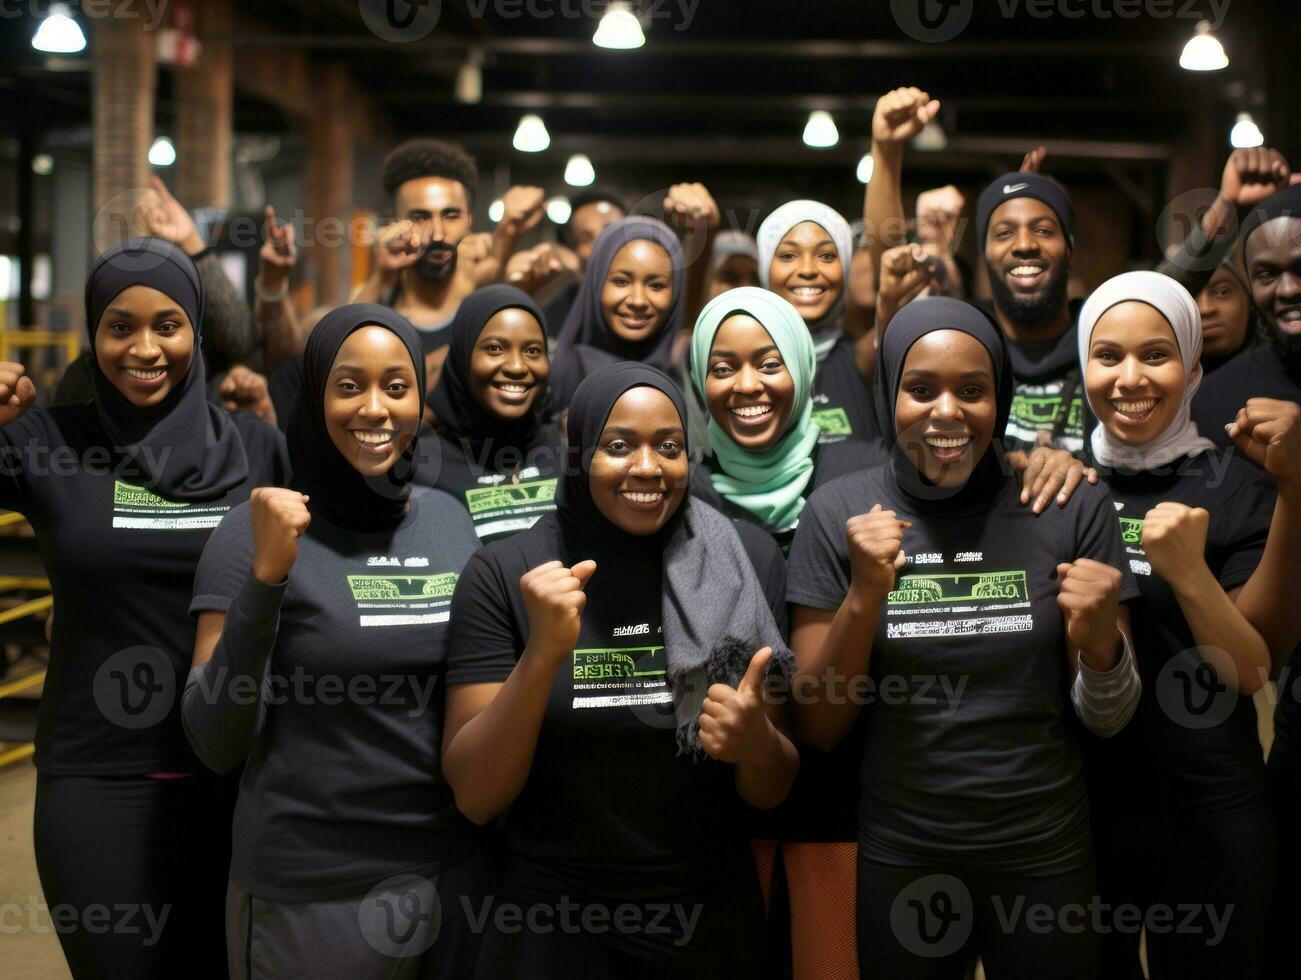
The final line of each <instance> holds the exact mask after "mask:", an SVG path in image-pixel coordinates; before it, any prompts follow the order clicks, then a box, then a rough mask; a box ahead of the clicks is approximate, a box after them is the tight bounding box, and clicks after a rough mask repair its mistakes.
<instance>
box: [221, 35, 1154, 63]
mask: <svg viewBox="0 0 1301 980" xmlns="http://www.w3.org/2000/svg"><path fill="white" fill-rule="evenodd" d="M199 40H200V41H202V42H203V43H204V44H240V45H249V46H253V45H256V46H260V47H279V48H315V49H320V50H332V51H360V50H386V51H390V52H398V53H400V52H410V53H412V54H447V55H457V56H459V55H462V54H464V52H465V51H466V50H468V49H470V48H479V49H481V50H483V51H485V52H487V53H491V54H502V55H533V56H539V57H592V56H603V57H611V58H624V59H631V58H640V57H657V58H662V57H684V58H761V59H765V60H771V59H773V58H799V59H819V60H828V59H837V58H839V59H845V58H850V59H867V58H874V59H881V58H892V59H901V60H918V59H943V60H949V61H952V60H960V59H975V58H993V57H998V58H1004V59H1010V58H1020V59H1024V58H1053V59H1056V58H1069V59H1071V60H1079V59H1081V58H1108V59H1110V58H1116V57H1122V56H1131V57H1138V58H1147V57H1158V58H1164V57H1167V56H1170V50H1171V49H1170V45H1169V44H1168V43H1164V42H1159V41H1119V42H1117V41H1082V40H1075V41H1034V40H1017V41H1015V42H1012V41H975V40H972V41H950V42H948V43H947V44H920V43H914V42H911V41H849V40H842V41H837V40H807V41H801V40H794V39H785V38H783V39H781V40H779V41H778V40H767V41H751V40H714V41H703V40H701V41H664V42H656V43H651V44H648V45H647V46H646V47H644V48H638V49H637V50H635V51H611V50H609V49H607V48H599V47H597V46H596V45H594V44H592V42H591V41H584V40H581V39H578V38H551V37H495V38H484V37H435V36H430V37H426V38H422V39H421V40H418V41H411V42H409V43H406V44H396V43H394V42H392V41H388V40H385V39H384V38H381V37H378V36H376V35H373V34H370V33H362V32H360V31H359V32H358V33H350V34H246V33H224V34H204V35H202V36H201V37H200V38H199Z"/></svg>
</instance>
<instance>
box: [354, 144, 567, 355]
mask: <svg viewBox="0 0 1301 980" xmlns="http://www.w3.org/2000/svg"><path fill="white" fill-rule="evenodd" d="M383 181H384V191H385V193H387V194H388V195H389V196H390V197H391V198H392V200H393V211H394V214H396V215H397V216H398V219H397V220H396V221H394V222H393V223H392V224H389V225H385V226H384V227H383V228H381V229H380V230H379V233H378V234H377V236H376V247H375V266H374V269H373V270H372V271H371V274H370V277H369V278H368V279H367V281H366V282H365V284H364V285H363V286H362V287H361V289H359V290H358V291H357V293H356V294H355V295H354V296H353V297H352V301H353V302H355V303H383V304H385V305H386V306H391V307H393V309H395V310H397V312H399V313H401V314H402V315H403V316H405V317H406V318H407V319H408V320H410V321H411V322H412V323H413V324H414V325H415V327H416V329H417V330H419V331H420V342H421V345H422V347H423V348H424V351H425V355H426V356H427V357H428V356H429V355H431V354H434V353H435V352H438V351H441V350H442V349H443V348H445V347H446V346H447V341H448V339H449V337H448V329H449V328H450V326H451V323H452V317H454V316H455V315H456V310H457V307H459V306H460V305H461V300H462V299H464V298H465V297H466V296H468V295H469V294H470V293H471V292H473V291H474V290H475V289H477V288H478V287H479V286H482V285H486V284H487V283H489V282H492V281H495V280H496V279H497V278H498V275H499V274H500V271H501V269H502V267H503V266H504V264H505V261H506V259H507V257H508V256H509V255H510V253H511V252H512V251H514V248H515V244H516V242H517V241H518V240H519V238H520V236H521V235H523V234H524V233H525V232H526V231H528V230H529V229H530V228H532V227H533V226H534V225H536V224H537V223H538V221H539V220H541V218H542V206H543V192H542V189H541V188H540V187H512V188H511V189H510V191H508V192H507V194H506V195H505V197H503V199H502V200H503V203H504V204H505V205H506V214H505V216H504V217H503V219H502V220H501V221H500V222H499V223H498V225H497V229H496V231H495V232H494V233H493V234H492V235H491V236H487V235H484V236H475V238H473V239H472V238H470V229H471V226H472V224H473V209H474V201H475V196H476V194H477V193H478V190H479V173H478V169H477V167H476V166H475V162H474V158H473V157H471V156H470V155H469V154H468V153H466V152H465V150H463V149H461V148H460V147H459V146H453V145H452V144H450V143H443V142H440V141H439V140H434V139H414V140H408V141H407V142H405V143H403V144H402V145H401V146H399V147H397V148H396V149H395V150H393V152H391V153H390V154H389V155H388V157H387V158H386V159H385V160H384V171H383Z"/></svg>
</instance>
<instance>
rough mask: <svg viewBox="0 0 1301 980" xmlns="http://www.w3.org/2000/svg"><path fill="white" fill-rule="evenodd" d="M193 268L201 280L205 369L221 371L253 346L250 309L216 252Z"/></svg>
mask: <svg viewBox="0 0 1301 980" xmlns="http://www.w3.org/2000/svg"><path fill="white" fill-rule="evenodd" d="M195 267H196V268H197V269H198V270H199V279H200V280H201V281H202V282H203V290H204V294H205V295H204V309H203V339H204V341H205V342H206V343H205V344H204V349H205V353H208V352H210V353H211V355H212V363H211V364H209V365H208V369H209V371H211V372H213V373H216V372H219V371H225V370H226V369H227V368H229V367H230V366H231V365H232V364H236V363H239V362H240V361H245V360H247V359H248V358H249V357H250V356H251V355H252V354H253V353H254V351H255V350H256V349H257V345H258V336H257V329H256V327H255V326H254V324H253V311H252V310H251V309H249V305H248V303H246V302H244V297H242V296H240V294H239V292H238V291H237V290H236V289H235V286H234V284H233V283H231V281H230V280H229V279H228V278H226V273H225V271H224V270H223V269H222V267H221V260H220V259H218V258H217V253H215V252H208V253H207V254H206V255H204V256H203V257H202V258H201V259H199V261H198V262H196V263H195Z"/></svg>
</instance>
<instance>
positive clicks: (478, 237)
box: [456, 231, 502, 289]
mask: <svg viewBox="0 0 1301 980" xmlns="http://www.w3.org/2000/svg"><path fill="white" fill-rule="evenodd" d="M501 266H502V264H501V261H500V260H499V259H498V258H497V253H496V252H495V251H494V249H493V241H492V235H490V234H488V232H486V231H479V232H475V233H474V234H472V235H466V236H465V237H464V238H462V239H461V244H459V245H458V246H457V247H456V271H457V274H458V275H460V276H462V277H464V278H465V279H466V280H467V281H468V282H469V283H470V284H471V286H473V287H474V288H475V289H482V288H483V287H484V286H490V285H492V284H493V283H494V282H496V281H497V279H498V277H500V275H501V271H502V269H501Z"/></svg>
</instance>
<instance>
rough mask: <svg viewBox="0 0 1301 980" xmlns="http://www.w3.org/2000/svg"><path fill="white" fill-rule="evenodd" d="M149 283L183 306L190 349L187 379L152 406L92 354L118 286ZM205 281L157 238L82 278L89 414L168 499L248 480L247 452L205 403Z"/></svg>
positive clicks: (117, 253)
mask: <svg viewBox="0 0 1301 980" xmlns="http://www.w3.org/2000/svg"><path fill="white" fill-rule="evenodd" d="M131 286H149V287H151V288H153V289H157V290H158V291H159V292H161V293H164V294H166V295H167V296H168V297H169V298H170V299H171V300H173V301H174V302H175V303H176V305H177V306H179V307H180V308H181V309H182V310H184V311H185V315H186V316H188V317H189V319H190V324H191V326H192V327H193V328H194V354H193V356H192V357H191V359H190V366H189V369H188V370H187V371H186V372H185V377H184V378H182V379H181V381H180V382H179V383H178V384H177V385H176V386H175V387H173V388H172V390H171V391H169V392H168V393H167V397H166V398H164V399H163V400H162V401H161V402H159V403H158V404H157V405H152V406H149V407H145V408H142V407H140V406H137V405H133V404H131V402H130V401H128V400H127V397H126V396H125V395H123V394H122V392H120V391H118V389H117V386H116V385H114V384H113V382H112V381H110V380H109V379H108V377H107V376H106V375H105V374H104V371H103V369H102V368H101V367H100V365H99V358H98V357H96V356H95V354H94V350H95V334H96V331H97V330H98V328H99V321H100V318H101V317H102V316H103V315H104V311H105V310H106V309H108V307H109V305H110V304H112V302H113V300H115V299H116V298H117V297H118V295H119V294H121V293H122V291H123V290H125V289H128V288H130V287H131ZM202 323H203V284H202V282H201V281H200V279H199V272H198V270H197V269H196V268H195V267H194V261H193V260H192V259H191V258H190V257H189V256H188V255H186V254H185V252H184V251H183V250H182V249H180V248H178V247H177V246H175V245H173V244H172V243H171V242H167V241H164V240H163V239H161V238H132V239H129V240H128V241H125V242H123V243H122V244H120V245H115V246H113V247H112V248H110V249H109V250H108V251H106V252H105V253H104V254H103V255H101V256H100V257H99V258H98V259H96V260H95V264H94V265H92V266H91V268H90V274H89V275H88V276H87V277H86V330H87V332H88V333H89V335H90V348H91V356H90V358H89V361H90V370H91V381H92V383H93V384H94V387H95V411H96V413H97V414H98V416H99V422H100V426H101V427H102V428H103V430H104V435H105V437H106V439H107V441H108V444H109V447H110V448H111V449H112V451H113V452H114V453H121V454H123V455H124V456H126V457H127V458H128V459H129V460H130V461H131V463H132V464H133V465H134V466H135V467H137V468H138V470H139V472H141V473H143V475H144V478H145V482H146V485H147V486H148V487H149V488H150V489H151V490H155V491H157V492H158V493H159V494H161V495H163V496H164V497H168V498H170V499H173V500H196V501H197V500H215V499H217V498H219V497H223V496H225V494H226V493H227V492H229V491H230V490H232V489H234V488H235V487H237V486H239V485H240V484H241V483H243V482H244V481H245V480H246V479H247V478H248V457H247V456H246V455H245V453H244V442H243V440H242V439H241V438H240V435H239V431H238V430H237V429H236V428H235V423H234V421H232V419H231V417H230V416H229V415H227V414H226V413H225V412H224V411H222V410H221V409H220V408H218V407H217V406H215V405H213V404H211V403H210V402H209V401H208V395H207V387H206V381H205V377H204V370H203V352H202V350H201V349H200V341H201V340H202Z"/></svg>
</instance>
